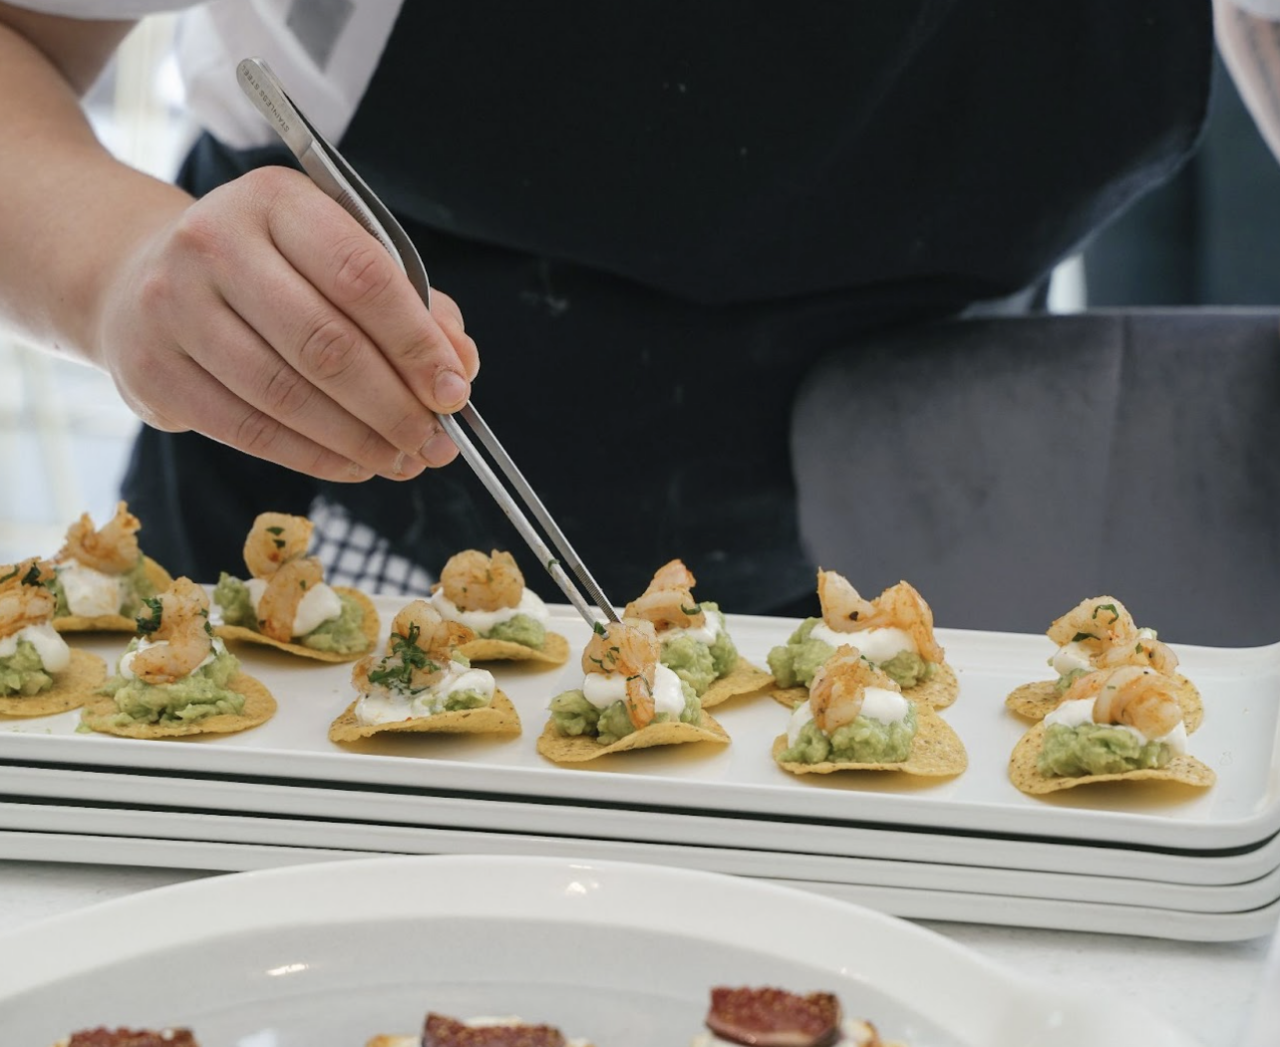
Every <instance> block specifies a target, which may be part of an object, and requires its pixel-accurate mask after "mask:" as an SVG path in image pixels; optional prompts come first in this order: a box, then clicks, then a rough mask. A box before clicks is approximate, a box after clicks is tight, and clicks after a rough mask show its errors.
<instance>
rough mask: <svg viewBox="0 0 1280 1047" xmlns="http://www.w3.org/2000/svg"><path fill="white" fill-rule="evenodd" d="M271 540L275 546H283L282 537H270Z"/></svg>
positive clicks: (280, 547)
mask: <svg viewBox="0 0 1280 1047" xmlns="http://www.w3.org/2000/svg"><path fill="white" fill-rule="evenodd" d="M271 541H272V543H273V544H274V545H275V547H276V548H277V549H283V548H284V539H283V538H272V539H271Z"/></svg>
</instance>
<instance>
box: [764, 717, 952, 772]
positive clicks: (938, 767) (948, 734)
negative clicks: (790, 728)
mask: <svg viewBox="0 0 1280 1047" xmlns="http://www.w3.org/2000/svg"><path fill="white" fill-rule="evenodd" d="M915 706H916V736H915V737H914V738H913V739H912V740H911V752H910V753H909V754H908V755H907V758H906V759H905V760H902V761H900V762H898V763H837V762H835V761H832V760H827V761H825V762H823V763H791V762H786V763H784V762H783V761H782V760H780V759H779V757H780V756H781V755H782V753H783V752H785V751H786V749H787V736H786V735H785V734H780V735H778V737H777V738H775V739H774V741H773V758H774V760H776V761H777V763H778V766H779V767H781V768H782V769H783V770H784V771H790V772H791V773H792V774H831V773H833V772H834V771H903V772H905V773H906V774H914V775H918V776H920V777H922V778H947V777H951V776H952V775H957V774H961V773H963V772H964V770H965V769H966V768H967V767H968V766H969V755H968V753H966V752H965V748H964V743H963V742H962V741H960V736H959V735H957V734H956V732H955V731H953V730H952V729H951V725H950V724H949V723H947V722H946V721H945V720H944V719H942V717H941V716H939V715H938V714H937V713H935V712H934V711H933V709H932V707H930V706H928V705H925V704H923V703H922V702H916V703H915Z"/></svg>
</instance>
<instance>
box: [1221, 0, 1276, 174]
mask: <svg viewBox="0 0 1280 1047" xmlns="http://www.w3.org/2000/svg"><path fill="white" fill-rule="evenodd" d="M1277 15H1280V6H1277ZM1214 26H1215V30H1216V34H1217V40H1218V49H1219V51H1220V52H1221V53H1222V59H1223V61H1224V62H1225V63H1226V65H1227V69H1228V70H1230V72H1231V78H1232V79H1233V80H1234V81H1235V84H1236V88H1237V89H1238V90H1239V92H1240V97H1241V98H1242V99H1243V100H1244V103H1245V105H1246V106H1247V107H1248V109H1249V113H1250V114H1251V115H1252V117H1253V120H1254V123H1255V124H1257V126H1258V130H1259V132H1260V133H1261V134H1262V137H1263V138H1264V139H1265V141H1266V143H1267V145H1269V146H1270V147H1271V152H1272V153H1274V154H1275V155H1276V157H1277V158H1280V24H1277V22H1275V21H1271V20H1269V19H1267V18H1262V17H1259V16H1258V15H1255V14H1253V13H1251V12H1250V11H1247V10H1244V9H1243V8H1241V7H1239V6H1237V5H1236V4H1235V3H1232V2H1231V0H1214Z"/></svg>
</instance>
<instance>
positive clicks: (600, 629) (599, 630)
mask: <svg viewBox="0 0 1280 1047" xmlns="http://www.w3.org/2000/svg"><path fill="white" fill-rule="evenodd" d="M591 631H592V632H594V633H595V634H596V635H597V636H605V635H607V630H606V629H605V627H604V626H603V625H601V624H600V623H599V622H592V623H591Z"/></svg>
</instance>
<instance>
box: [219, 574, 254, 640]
mask: <svg viewBox="0 0 1280 1047" xmlns="http://www.w3.org/2000/svg"><path fill="white" fill-rule="evenodd" d="M213 602H214V603H216V604H217V605H218V606H219V607H220V608H222V620H223V621H224V622H225V623H226V624H227V625H238V626H241V627H242V628H244V629H253V630H254V631H257V628H258V613H257V611H256V610H254V607H253V601H252V600H251V599H249V587H248V586H247V585H245V584H244V582H242V581H241V580H240V579H239V578H234V577H232V576H231V575H229V574H227V572H226V571H223V572H222V573H221V574H220V575H218V584H217V585H215V586H214V587H213Z"/></svg>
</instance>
